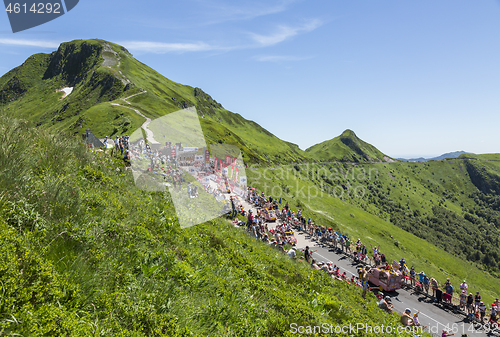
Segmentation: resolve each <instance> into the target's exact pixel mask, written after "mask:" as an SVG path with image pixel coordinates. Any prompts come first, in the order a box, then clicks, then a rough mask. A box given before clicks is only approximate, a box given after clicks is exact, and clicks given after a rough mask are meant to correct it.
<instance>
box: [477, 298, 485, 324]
mask: <svg viewBox="0 0 500 337" xmlns="http://www.w3.org/2000/svg"><path fill="white" fill-rule="evenodd" d="M478 308H479V313H480V314H481V322H483V321H484V316H485V315H486V305H484V302H483V301H481V303H480V304H479V307H478Z"/></svg>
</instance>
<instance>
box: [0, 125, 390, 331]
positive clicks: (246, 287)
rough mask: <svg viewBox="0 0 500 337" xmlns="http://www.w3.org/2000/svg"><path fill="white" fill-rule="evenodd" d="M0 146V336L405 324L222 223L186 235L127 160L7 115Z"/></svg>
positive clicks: (165, 200)
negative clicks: (141, 184) (143, 186)
mask: <svg viewBox="0 0 500 337" xmlns="http://www.w3.org/2000/svg"><path fill="white" fill-rule="evenodd" d="M0 144H2V146H0V244H1V249H0V275H2V280H1V281H2V282H1V284H2V297H1V299H2V301H1V302H0V316H1V318H2V319H1V320H0V331H2V334H5V335H22V336H95V335H105V336H148V337H149V336H209V335H210V336H270V337H274V336H293V335H294V334H293V333H292V332H291V329H290V324H291V323H292V322H294V323H297V324H298V325H299V326H300V325H304V326H308V325H321V324H328V325H330V324H332V325H333V326H337V325H339V326H345V325H347V326H349V324H353V325H356V323H364V324H366V325H370V326H377V325H380V324H384V325H385V326H387V325H391V326H393V327H395V326H398V325H399V323H398V317H397V315H396V314H394V315H389V314H386V313H383V312H382V311H381V310H380V309H379V308H378V307H377V305H376V301H375V298H374V297H371V296H370V298H369V299H368V300H362V298H361V289H360V288H359V287H354V286H350V285H348V284H347V283H345V282H341V281H338V282H336V281H334V280H332V279H331V278H330V277H329V276H328V275H327V274H326V273H323V272H318V271H315V270H312V269H311V268H310V266H309V265H308V264H306V263H302V262H301V261H292V260H291V259H289V258H288V257H287V256H286V255H284V254H282V253H279V252H278V251H277V250H274V249H273V248H271V247H269V245H267V244H265V243H263V242H260V241H257V240H255V239H254V238H253V237H251V236H249V235H247V234H246V233H245V232H244V230H243V229H242V228H235V227H233V225H231V224H229V223H228V222H227V221H226V220H225V219H222V218H221V219H216V220H213V221H210V222H207V223H205V224H202V225H198V226H194V227H191V228H189V229H184V230H181V229H180V226H179V223H178V221H177V220H176V217H175V210H174V207H173V204H172V201H171V200H170V198H169V196H168V195H166V194H164V193H162V192H146V191H143V190H139V189H138V188H136V187H135V185H134V184H133V177H132V175H131V174H130V171H128V170H126V169H125V167H124V166H123V163H122V162H121V161H118V160H113V158H110V157H109V156H107V155H105V154H103V153H99V152H96V153H92V152H89V151H87V150H86V149H85V147H84V146H83V145H80V144H76V143H75V142H68V141H67V139H66V138H64V137H61V136H60V135H57V136H55V135H53V134H50V133H48V132H47V131H46V130H44V129H43V128H33V127H30V123H27V122H26V121H22V120H21V121H20V120H12V119H9V118H4V117H2V116H0ZM393 331H394V333H393V334H387V335H391V336H397V333H396V329H394V330H393ZM361 334H362V333H360V334H358V335H361ZM325 335H330V334H325ZM363 336H376V334H363Z"/></svg>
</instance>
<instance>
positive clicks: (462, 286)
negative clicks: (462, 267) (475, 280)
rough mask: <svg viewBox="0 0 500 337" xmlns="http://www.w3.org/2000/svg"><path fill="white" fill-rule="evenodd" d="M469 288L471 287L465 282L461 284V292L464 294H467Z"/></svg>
mask: <svg viewBox="0 0 500 337" xmlns="http://www.w3.org/2000/svg"><path fill="white" fill-rule="evenodd" d="M468 288H469V286H468V285H467V283H465V280H463V281H462V283H461V284H460V292H464V293H466V294H467V289H468Z"/></svg>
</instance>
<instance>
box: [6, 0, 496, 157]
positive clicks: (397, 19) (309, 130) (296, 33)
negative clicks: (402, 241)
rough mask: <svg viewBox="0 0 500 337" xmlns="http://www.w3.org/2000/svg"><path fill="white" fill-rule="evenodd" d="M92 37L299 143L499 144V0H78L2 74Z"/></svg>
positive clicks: (392, 151) (21, 38)
mask: <svg viewBox="0 0 500 337" xmlns="http://www.w3.org/2000/svg"><path fill="white" fill-rule="evenodd" d="M88 38H101V39H105V40H108V41H112V42H115V43H119V44H121V45H123V46H125V47H126V48H127V49H128V50H129V51H130V52H132V53H133V54H134V56H135V57H136V58H137V59H139V60H140V61H142V62H143V63H145V64H147V65H149V66H150V67H152V68H153V69H155V70H157V71H158V72H160V73H161V74H163V75H164V76H166V77H168V78H170V79H171V80H174V81H176V82H180V83H183V84H188V85H191V86H197V87H200V88H202V89H203V90H204V91H206V92H207V93H209V94H210V95H212V97H213V98H214V99H216V100H217V101H219V102H220V103H221V104H222V105H223V106H224V107H225V108H227V109H229V110H231V111H233V112H237V113H240V114H241V115H243V116H244V117H245V118H247V119H251V120H254V121H256V122H257V123H259V124H260V125H262V126H263V127H264V128H266V129H268V130H269V131H271V132H272V133H274V134H275V135H276V136H278V137H280V138H282V139H284V140H287V141H290V142H293V143H296V144H298V145H299V146H300V147H301V148H302V149H305V148H307V147H309V146H311V145H313V144H316V143H319V142H322V141H324V140H327V139H331V138H333V137H335V136H337V135H339V134H340V133H341V132H342V131H343V130H345V129H348V128H349V129H352V130H354V131H355V132H356V133H357V135H358V136H359V137H360V138H362V139H363V140H365V141H367V142H369V143H371V144H373V145H375V146H376V147H378V148H379V149H380V150H381V151H383V152H384V153H387V154H388V155H391V156H394V157H413V156H433V155H439V154H442V153H444V152H450V151H456V150H465V151H470V152H474V153H491V152H500V138H499V134H500V133H499V127H500V1H499V0H480V1H473V0H469V1H463V0H440V1H427V0H419V1H403V0H397V1H392V0H383V1H373V0H357V1H346V0H343V1H337V0H309V1H305V0H302V1H300V0H281V1H278V0H263V1H247V0H243V1H229V0H182V1H147V2H144V1H129V0H122V1H115V0H108V1H94V0H81V1H80V3H79V4H78V5H77V6H76V7H75V8H74V9H73V10H72V11H70V12H69V13H67V14H66V15H64V16H62V17H60V18H58V19H56V20H53V21H51V22H48V23H46V24H44V25H41V26H39V27H35V28H32V29H30V30H27V31H24V32H19V33H16V34H13V33H12V31H11V29H10V25H9V22H8V18H7V14H6V13H4V14H0V74H4V73H5V72H7V71H8V70H10V69H12V68H14V67H16V66H18V65H20V64H21V63H22V62H23V61H24V60H25V59H26V58H27V57H28V56H30V55H31V54H34V53H37V52H44V53H49V52H51V51H53V50H55V49H56V48H57V46H58V44H59V43H61V42H65V41H70V40H74V39H88Z"/></svg>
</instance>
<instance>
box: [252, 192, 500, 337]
mask: <svg viewBox="0 0 500 337" xmlns="http://www.w3.org/2000/svg"><path fill="white" fill-rule="evenodd" d="M242 204H243V207H244V208H245V209H246V210H249V209H250V208H252V207H251V206H250V204H248V203H247V202H246V201H243V202H242ZM252 209H253V210H254V211H255V208H252ZM279 223H280V222H279V220H278V221H277V224H279ZM274 226H275V224H274V225H273V224H272V223H271V224H270V225H268V227H269V228H270V229H271V228H273V227H274ZM294 232H295V237H296V238H297V248H298V249H304V248H305V246H309V248H310V249H311V250H312V251H315V252H314V253H313V257H314V259H315V260H316V261H318V262H319V261H322V262H329V261H330V262H333V263H334V264H336V265H337V266H339V267H340V269H341V270H343V271H345V272H346V274H347V275H348V276H349V278H350V277H351V275H355V276H357V271H356V268H357V267H358V265H357V264H355V263H354V261H353V260H352V259H351V258H349V257H347V256H346V255H345V254H342V253H338V252H335V251H334V249H332V248H330V247H326V246H324V245H321V244H319V243H318V242H316V241H315V240H312V239H311V238H310V237H309V235H308V234H305V233H302V232H297V231H294ZM386 295H388V296H390V297H391V298H392V304H394V310H395V311H396V312H398V313H401V312H403V311H404V310H405V309H406V308H410V309H411V311H412V313H414V312H417V311H420V314H419V318H420V323H421V324H422V325H424V326H428V329H430V330H426V331H428V332H429V331H430V332H431V333H432V334H433V335H435V336H441V333H442V330H443V329H452V328H454V329H455V330H454V332H455V336H462V334H463V333H466V334H468V336H500V334H499V333H496V334H493V333H486V331H484V330H476V329H474V327H473V326H472V325H470V324H468V323H466V322H465V320H464V319H465V316H464V315H461V314H454V313H453V312H451V311H447V310H444V309H442V308H441V307H439V306H437V305H435V304H433V303H432V301H431V300H430V298H427V297H426V296H423V295H420V296H419V295H417V294H414V293H413V292H410V291H407V290H403V289H399V290H398V291H394V292H391V293H387V294H386Z"/></svg>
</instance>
